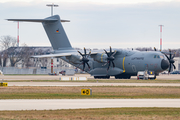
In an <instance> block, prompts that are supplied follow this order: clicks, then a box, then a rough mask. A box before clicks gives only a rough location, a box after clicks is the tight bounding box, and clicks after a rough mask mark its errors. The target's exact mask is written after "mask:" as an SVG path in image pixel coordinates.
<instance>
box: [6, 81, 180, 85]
mask: <svg viewBox="0 0 180 120" xmlns="http://www.w3.org/2000/svg"><path fill="white" fill-rule="evenodd" d="M8 86H180V83H88V82H8Z"/></svg>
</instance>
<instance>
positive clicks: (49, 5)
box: [46, 3, 58, 16]
mask: <svg viewBox="0 0 180 120" xmlns="http://www.w3.org/2000/svg"><path fill="white" fill-rule="evenodd" d="M46 6H48V7H51V16H53V7H58V5H55V4H54V3H52V4H47V5H46Z"/></svg>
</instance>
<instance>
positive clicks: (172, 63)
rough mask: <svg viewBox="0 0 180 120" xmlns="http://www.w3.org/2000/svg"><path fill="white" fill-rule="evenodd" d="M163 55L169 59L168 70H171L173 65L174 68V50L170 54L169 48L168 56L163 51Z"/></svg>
mask: <svg viewBox="0 0 180 120" xmlns="http://www.w3.org/2000/svg"><path fill="white" fill-rule="evenodd" d="M164 55H165V56H166V57H167V59H168V60H169V63H170V66H169V72H171V67H172V66H173V67H174V69H176V66H175V65H174V62H175V61H174V60H173V58H174V57H175V55H176V52H175V53H174V54H172V52H171V50H170V49H169V57H168V56H167V55H166V54H165V53H164Z"/></svg>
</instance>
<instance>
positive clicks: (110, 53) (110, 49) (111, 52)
mask: <svg viewBox="0 0 180 120" xmlns="http://www.w3.org/2000/svg"><path fill="white" fill-rule="evenodd" d="M111 54H112V49H111V46H110V56H111Z"/></svg>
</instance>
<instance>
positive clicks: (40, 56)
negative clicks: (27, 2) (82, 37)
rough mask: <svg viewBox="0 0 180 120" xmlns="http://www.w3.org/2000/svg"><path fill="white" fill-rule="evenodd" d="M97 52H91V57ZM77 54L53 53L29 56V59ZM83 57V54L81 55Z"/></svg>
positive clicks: (74, 53)
mask: <svg viewBox="0 0 180 120" xmlns="http://www.w3.org/2000/svg"><path fill="white" fill-rule="evenodd" d="M97 53H98V52H91V55H95V54H97ZM78 54H79V53H78V52H77V51H74V52H67V53H54V54H47V55H36V56H31V58H48V57H63V56H66V57H67V56H71V55H78ZM83 55H84V54H83Z"/></svg>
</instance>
